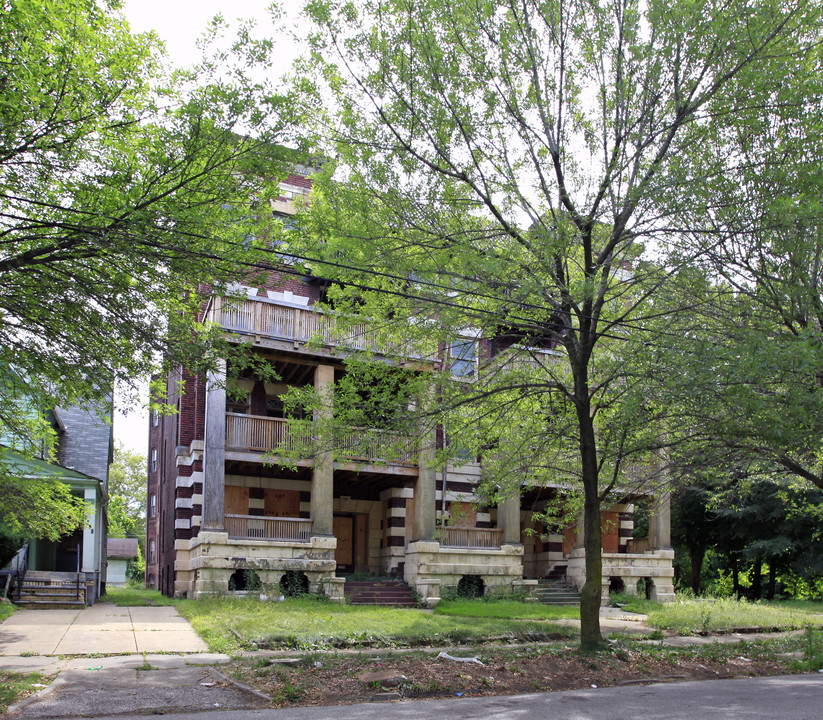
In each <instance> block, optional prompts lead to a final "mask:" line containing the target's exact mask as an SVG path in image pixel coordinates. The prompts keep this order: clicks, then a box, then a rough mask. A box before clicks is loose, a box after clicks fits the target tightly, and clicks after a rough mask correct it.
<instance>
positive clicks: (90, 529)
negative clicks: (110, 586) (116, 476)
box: [72, 488, 100, 572]
mask: <svg viewBox="0 0 823 720" xmlns="http://www.w3.org/2000/svg"><path fill="white" fill-rule="evenodd" d="M83 499H84V500H85V501H86V505H87V507H88V514H89V519H90V520H91V523H90V524H88V525H86V526H85V527H84V528H83V556H82V557H81V558H80V570H81V571H82V572H95V571H96V570H97V552H96V550H97V546H96V545H95V542H94V540H95V533H99V532H100V523H99V522H98V512H97V490H95V489H94V488H86V489H85V490H83ZM72 570H73V569H72Z"/></svg>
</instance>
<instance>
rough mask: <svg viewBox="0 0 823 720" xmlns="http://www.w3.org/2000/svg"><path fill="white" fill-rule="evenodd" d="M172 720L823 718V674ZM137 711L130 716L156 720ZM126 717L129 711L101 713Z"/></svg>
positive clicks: (171, 719)
mask: <svg viewBox="0 0 823 720" xmlns="http://www.w3.org/2000/svg"><path fill="white" fill-rule="evenodd" d="M163 717H164V718H165V720H327V719H328V720H343V719H344V718H357V720H387V719H388V718H398V719H400V720H411V719H414V720H417V719H418V718H420V719H421V720H436V719H438V718H446V717H447V718H448V719H449V720H463V719H464V718H465V719H466V720H468V719H469V718H472V719H473V718H484V720H487V719H488V720H538V719H540V718H546V719H550V720H600V719H601V718H602V719H603V720H637V719H638V718H642V719H643V720H714V719H717V720H720V719H721V718H722V719H723V720H729V719H735V718H745V720H821V718H823V673H822V674H816V675H790V676H781V677H768V678H745V679H742V680H708V681H703V682H684V683H667V684H658V685H647V686H640V687H638V686H627V687H617V688H597V689H590V690H575V691H570V692H558V693H539V694H531V695H510V696H496V697H489V698H455V699H453V700H426V701H418V702H412V701H401V702H391V703H366V704H361V705H342V706H341V705H338V706H326V707H302V708H292V709H286V710H236V711H219V710H216V711H209V712H203V711H202V710H201V711H199V712H194V713H183V714H179V713H178V714H168V715H163ZM156 718H157V715H145V716H140V715H129V716H128V720H156ZM98 720H123V716H122V715H121V716H112V715H108V716H98Z"/></svg>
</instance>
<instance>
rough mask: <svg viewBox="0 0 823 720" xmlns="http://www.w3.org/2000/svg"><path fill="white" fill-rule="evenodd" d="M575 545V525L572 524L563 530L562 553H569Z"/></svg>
mask: <svg viewBox="0 0 823 720" xmlns="http://www.w3.org/2000/svg"><path fill="white" fill-rule="evenodd" d="M575 545H577V525H572V526H571V527H567V528H566V529H565V530H564V531H563V555H569V554H570V553H571V551H572V550H574V547H575Z"/></svg>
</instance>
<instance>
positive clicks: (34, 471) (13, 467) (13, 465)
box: [0, 445, 100, 487]
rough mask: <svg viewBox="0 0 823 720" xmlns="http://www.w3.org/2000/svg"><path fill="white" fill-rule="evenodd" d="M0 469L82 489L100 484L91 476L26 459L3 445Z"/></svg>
mask: <svg viewBox="0 0 823 720" xmlns="http://www.w3.org/2000/svg"><path fill="white" fill-rule="evenodd" d="M0 467H2V468H3V469H4V470H5V471H6V472H7V473H9V474H13V475H19V476H20V477H54V478H57V479H58V480H63V481H64V482H67V483H69V484H70V485H78V486H84V487H87V486H89V485H93V486H95V487H96V486H97V485H99V484H100V481H99V480H98V479H97V478H94V477H92V476H91V475H86V474H85V473H81V472H78V471H77V470H72V469H71V468H67V467H64V466H63V465H58V464H57V463H50V462H48V461H46V460H41V459H40V458H36V457H26V456H25V455H23V454H22V453H19V452H17V451H16V450H12V449H11V448H8V447H6V446H3V445H0Z"/></svg>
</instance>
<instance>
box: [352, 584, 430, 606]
mask: <svg viewBox="0 0 823 720" xmlns="http://www.w3.org/2000/svg"><path fill="white" fill-rule="evenodd" d="M344 593H345V595H346V598H347V599H348V601H349V603H351V604H352V605H387V606H391V607H417V597H416V596H415V594H414V591H413V590H412V589H411V588H410V587H409V586H408V585H407V584H406V583H405V582H403V581H402V580H383V579H375V580H346V584H345V586H344Z"/></svg>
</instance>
